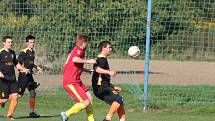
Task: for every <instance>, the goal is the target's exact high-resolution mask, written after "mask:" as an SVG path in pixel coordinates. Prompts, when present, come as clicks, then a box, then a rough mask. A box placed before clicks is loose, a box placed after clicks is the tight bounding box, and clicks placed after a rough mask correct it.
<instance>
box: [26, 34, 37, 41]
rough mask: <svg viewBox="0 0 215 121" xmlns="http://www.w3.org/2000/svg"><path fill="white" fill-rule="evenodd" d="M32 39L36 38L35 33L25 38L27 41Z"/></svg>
mask: <svg viewBox="0 0 215 121" xmlns="http://www.w3.org/2000/svg"><path fill="white" fill-rule="evenodd" d="M30 39H34V40H35V37H34V36H33V35H28V36H27V37H26V38H25V40H26V42H28V41H29V40H30Z"/></svg>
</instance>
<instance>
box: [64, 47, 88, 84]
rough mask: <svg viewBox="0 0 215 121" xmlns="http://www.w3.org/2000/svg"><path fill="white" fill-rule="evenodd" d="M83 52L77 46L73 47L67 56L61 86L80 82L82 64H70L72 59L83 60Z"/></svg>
mask: <svg viewBox="0 0 215 121" xmlns="http://www.w3.org/2000/svg"><path fill="white" fill-rule="evenodd" d="M84 54H85V52H84V50H83V49H82V48H80V47H79V46H75V47H74V49H73V50H72V52H71V53H70V54H69V56H68V58H67V60H66V64H65V65H64V75H63V76H64V78H63V84H64V85H68V84H75V83H79V82H80V81H81V79H80V76H81V73H82V70H83V66H84V64H83V63H74V62H72V59H73V57H80V58H84Z"/></svg>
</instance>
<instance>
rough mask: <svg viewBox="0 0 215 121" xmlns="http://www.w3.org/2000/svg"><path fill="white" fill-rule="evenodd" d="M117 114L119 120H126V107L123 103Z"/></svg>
mask: <svg viewBox="0 0 215 121" xmlns="http://www.w3.org/2000/svg"><path fill="white" fill-rule="evenodd" d="M117 114H118V116H119V121H125V109H124V105H123V104H122V105H120V107H119V108H118V109H117Z"/></svg>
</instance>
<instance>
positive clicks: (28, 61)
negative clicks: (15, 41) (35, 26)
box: [18, 35, 42, 118]
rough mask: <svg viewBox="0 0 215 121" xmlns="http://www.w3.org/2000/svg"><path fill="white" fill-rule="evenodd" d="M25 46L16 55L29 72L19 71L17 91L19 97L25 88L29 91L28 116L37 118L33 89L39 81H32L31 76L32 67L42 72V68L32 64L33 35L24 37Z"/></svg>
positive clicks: (33, 57)
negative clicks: (18, 89) (19, 89)
mask: <svg viewBox="0 0 215 121" xmlns="http://www.w3.org/2000/svg"><path fill="white" fill-rule="evenodd" d="M25 40H26V46H27V47H26V48H25V49H24V50H22V51H21V52H20V54H19V56H18V62H19V63H20V64H21V65H22V66H23V67H25V68H27V69H29V70H30V72H31V73H28V74H24V73H21V72H19V77H18V83H19V87H20V88H21V91H20V92H19V95H20V97H21V96H23V94H24V92H25V89H26V88H27V89H28V91H29V94H30V96H29V108H30V112H29V118H39V117H40V115H38V114H36V113H35V112H34V109H35V104H36V101H35V98H36V91H35V89H36V88H37V87H38V86H39V83H37V82H35V81H34V78H33V75H32V74H33V69H36V70H37V71H38V73H39V72H40V73H42V69H41V68H40V67H39V66H36V65H35V64H34V59H35V52H34V50H33V49H34V45H35V37H34V36H33V35H28V36H27V37H26V38H25Z"/></svg>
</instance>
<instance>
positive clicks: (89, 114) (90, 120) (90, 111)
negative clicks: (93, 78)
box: [86, 91, 94, 121]
mask: <svg viewBox="0 0 215 121" xmlns="http://www.w3.org/2000/svg"><path fill="white" fill-rule="evenodd" d="M86 95H87V97H88V98H89V100H90V103H89V105H88V106H87V107H86V113H87V119H88V121H94V115H93V107H92V100H93V97H92V95H91V94H90V92H89V91H87V92H86Z"/></svg>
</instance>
